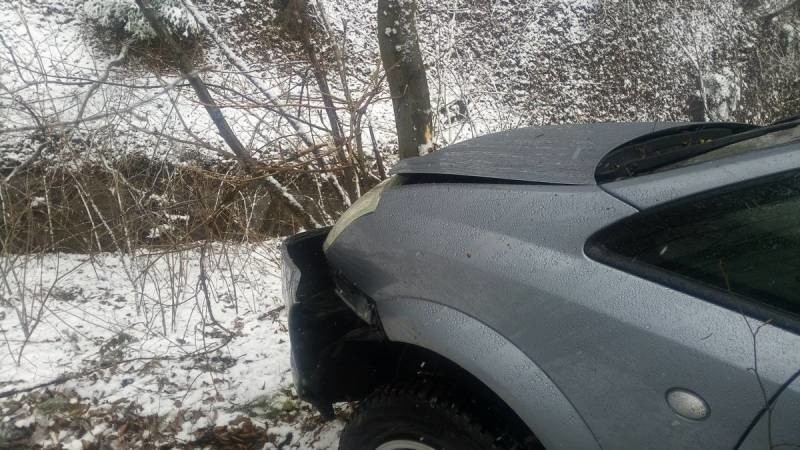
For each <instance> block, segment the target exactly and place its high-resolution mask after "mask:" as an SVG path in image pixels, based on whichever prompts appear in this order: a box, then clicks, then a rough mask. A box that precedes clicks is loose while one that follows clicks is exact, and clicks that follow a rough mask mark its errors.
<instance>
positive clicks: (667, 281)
mask: <svg viewBox="0 0 800 450" xmlns="http://www.w3.org/2000/svg"><path fill="white" fill-rule="evenodd" d="M793 174H800V169H790V170H787V171H784V172H779V173H774V174H770V175H766V176H763V177H758V178H754V179H751V180H746V181H741V182H738V183H733V184H730V185H727V186H723V187H718V188H715V189H711V190H709V191H705V192H700V193H697V194H693V195H690V196H686V197H683V198H679V199H676V200H672V201H670V202H667V203H665V204H662V205H658V206H655V207H652V208H647V209H644V210H640V211H638V212H637V213H635V214H633V215H631V216H628V217H624V218H622V219H620V220H618V221H616V222H614V223H611V224H609V225H607V226H605V227H603V228H602V229H601V230H599V231H597V232H595V233H594V234H592V235H591V236H590V237H589V239H587V241H586V244H585V245H584V253H585V254H586V256H588V257H589V258H591V259H593V260H595V261H597V262H600V263H602V264H605V265H607V266H610V267H613V268H616V269H619V270H622V271H623V272H626V273H628V274H630V275H634V276H637V277H640V278H643V279H645V280H648V281H652V282H654V283H657V284H660V285H662V286H665V287H667V288H670V289H674V290H676V291H679V292H683V293H685V294H688V295H691V296H693V297H696V298H699V299H702V300H706V301H708V302H710V303H713V304H715V305H718V306H721V307H723V308H726V309H728V310H731V311H733V312H737V313H740V314H743V315H745V316H746V317H751V318H753V319H757V320H760V321H762V322H767V321H768V322H769V323H770V324H772V325H774V326H776V327H778V328H781V329H784V330H787V331H790V332H792V333H795V334H800V315H799V314H796V313H792V312H789V311H786V310H784V309H781V308H777V307H775V306H772V305H770V304H768V303H765V302H762V301H759V300H757V299H753V298H750V297H746V296H744V295H740V294H736V293H734V292H730V291H725V290H723V289H720V288H718V287H716V286H713V285H710V284H707V283H704V282H702V281H698V280H695V279H693V278H690V277H687V276H685V275H681V274H679V273H676V272H672V271H670V270H667V269H663V268H660V267H657V266H654V265H651V264H647V263H645V262H642V261H640V260H637V259H635V258H631V257H626V256H622V255H619V254H617V253H614V252H613V251H611V250H609V249H608V248H606V246H605V245H604V244H603V241H604V237H605V236H607V235H608V234H609V233H610V232H611V231H612V230H614V229H615V228H616V227H617V226H618V225H619V224H621V223H623V222H626V221H629V220H635V219H634V218H636V217H640V216H642V215H644V214H648V215H649V214H657V213H658V212H659V211H661V210H664V209H668V208H671V207H673V206H675V205H678V204H684V203H687V202H691V201H695V200H699V199H703V198H707V197H712V196H717V195H721V194H725V193H728V192H731V191H736V190H739V189H742V188H747V187H748V186H754V185H760V184H763V183H768V182H769V181H770V180H772V179H779V178H782V177H786V176H791V175H793Z"/></svg>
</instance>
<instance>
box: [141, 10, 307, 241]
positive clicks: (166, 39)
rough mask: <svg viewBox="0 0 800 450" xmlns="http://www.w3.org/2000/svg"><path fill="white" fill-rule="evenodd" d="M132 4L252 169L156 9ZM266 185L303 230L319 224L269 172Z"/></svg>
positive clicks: (250, 168)
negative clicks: (171, 53)
mask: <svg viewBox="0 0 800 450" xmlns="http://www.w3.org/2000/svg"><path fill="white" fill-rule="evenodd" d="M136 5H137V6H138V7H139V9H140V10H141V11H142V15H143V16H144V18H145V19H146V20H147V23H148V24H150V26H151V27H152V28H153V30H155V32H156V35H157V36H158V38H159V39H160V40H161V42H163V43H164V44H165V45H166V46H167V47H169V49H170V50H171V51H172V52H173V53H174V54H175V58H176V61H177V64H178V70H179V71H180V73H181V75H182V76H183V77H184V78H186V79H187V80H188V81H189V84H190V85H191V86H192V89H194V92H195V94H196V95H197V98H198V100H200V102H201V103H202V104H203V106H204V107H205V109H206V112H207V113H208V115H209V117H211V120H212V121H213V122H214V125H215V126H216V127H217V130H218V131H219V134H220V136H222V139H223V140H225V143H226V144H227V145H228V147H230V149H231V151H232V152H233V153H234V155H236V158H237V159H238V160H239V163H240V164H241V165H242V167H244V169H245V170H247V171H248V172H253V171H254V169H256V166H257V164H256V161H255V160H254V159H253V157H252V156H251V155H250V152H249V151H248V150H247V149H246V148H245V147H244V145H242V142H241V141H240V140H239V138H238V137H237V136H236V133H234V131H233V130H232V129H231V127H230V125H229V124H228V121H227V119H225V116H224V115H223V114H222V110H220V108H219V107H218V106H217V104H216V102H215V101H214V98H213V97H212V96H211V92H209V90H208V87H206V84H205V83H203V80H201V79H200V77H199V76H198V75H197V70H196V69H195V68H194V65H193V64H192V61H191V58H190V57H189V55H187V54H186V52H185V51H184V49H183V47H181V44H180V43H179V42H178V41H177V40H176V39H175V37H174V36H172V33H170V32H169V30H167V28H166V27H165V26H164V24H163V23H162V22H161V20H160V19H159V18H158V15H157V14H156V11H155V10H154V9H153V7H152V5H151V4H150V2H149V0H136ZM266 181H267V182H266V183H265V185H266V187H267V189H268V190H269V191H270V192H271V193H272V194H275V195H277V197H278V198H280V199H281V200H282V201H283V203H284V204H286V206H287V207H288V208H289V210H290V211H292V213H293V214H294V215H295V216H296V217H297V218H298V220H300V221H301V223H302V224H303V226H304V227H306V228H307V229H313V228H317V227H319V226H320V225H319V223H318V222H317V221H316V219H314V216H312V215H311V214H310V213H309V212H308V211H307V210H306V209H305V208H303V206H302V205H301V204H300V203H299V202H298V201H297V199H295V198H294V196H293V195H292V194H291V193H290V192H289V191H288V190H287V189H286V188H285V187H284V186H283V185H282V184H281V183H280V182H279V181H278V180H276V179H275V178H274V177H273V176H272V175H267V176H266Z"/></svg>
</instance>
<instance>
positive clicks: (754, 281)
mask: <svg viewBox="0 0 800 450" xmlns="http://www.w3.org/2000/svg"><path fill="white" fill-rule="evenodd" d="M593 245H594V248H599V249H600V252H602V253H605V254H610V255H612V257H613V258H616V259H617V260H621V261H623V262H626V263H627V264H625V265H626V266H627V267H636V266H637V265H639V266H643V267H647V268H649V269H659V270H660V271H661V272H664V271H666V272H667V273H668V274H669V275H673V276H674V275H677V276H678V277H679V278H684V279H688V280H691V281H692V282H695V283H698V284H700V285H704V287H710V288H713V289H717V290H721V291H724V292H728V293H733V294H737V295H739V296H742V297H747V298H749V299H752V300H755V301H757V302H762V303H766V304H768V305H771V306H773V307H776V308H779V309H781V310H784V311H787V312H790V313H794V314H800V171H793V172H788V173H785V174H781V175H778V176H772V177H769V178H765V179H761V180H759V181H756V182H750V183H747V184H745V185H739V186H735V187H733V188H732V189H728V190H726V191H722V192H717V193H712V194H706V195H702V196H697V197H694V198H690V199H686V200H682V201H679V202H676V203H673V204H670V205H667V206H665V207H661V208H658V209H656V210H653V211H649V212H648V211H645V212H643V213H640V214H637V215H635V216H633V217H631V218H629V219H626V220H623V221H622V222H619V223H617V224H614V225H612V226H611V227H609V228H608V229H606V230H604V231H602V232H601V233H599V234H598V235H597V236H596V237H595V238H594V242H593ZM665 284H669V283H665Z"/></svg>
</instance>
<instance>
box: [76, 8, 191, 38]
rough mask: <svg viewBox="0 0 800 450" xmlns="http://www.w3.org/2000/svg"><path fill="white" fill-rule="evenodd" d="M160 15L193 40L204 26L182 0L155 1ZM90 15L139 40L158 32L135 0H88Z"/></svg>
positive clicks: (101, 23)
mask: <svg viewBox="0 0 800 450" xmlns="http://www.w3.org/2000/svg"><path fill="white" fill-rule="evenodd" d="M152 5H153V6H154V7H155V9H156V11H157V12H158V15H159V17H160V18H161V20H163V21H164V23H165V24H166V25H167V26H168V27H169V28H170V30H171V31H172V32H173V33H174V34H175V35H176V36H180V37H181V38H185V39H191V38H194V37H196V36H197V35H198V33H199V32H200V26H199V25H198V24H197V21H195V19H194V17H193V16H192V15H191V14H190V13H189V11H187V10H186V8H184V7H183V5H182V4H181V2H180V0H152ZM83 12H84V14H85V15H86V17H87V18H88V19H89V20H91V21H93V22H96V23H97V24H98V25H100V26H102V27H104V28H108V29H110V30H113V31H120V32H124V33H126V34H129V35H131V36H132V37H133V38H135V39H137V40H142V41H145V40H150V39H154V38H155V37H156V33H155V31H154V30H153V28H152V27H150V25H149V24H148V23H147V20H146V19H145V18H144V16H143V15H142V13H141V11H139V8H138V7H137V6H136V2H134V0H86V2H85V3H84V4H83Z"/></svg>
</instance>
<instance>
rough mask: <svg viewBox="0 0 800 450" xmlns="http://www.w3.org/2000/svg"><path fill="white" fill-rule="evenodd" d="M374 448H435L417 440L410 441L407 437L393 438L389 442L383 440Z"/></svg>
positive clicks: (380, 449) (402, 449)
mask: <svg viewBox="0 0 800 450" xmlns="http://www.w3.org/2000/svg"><path fill="white" fill-rule="evenodd" d="M375 450H436V449H435V448H433V447H431V446H430V445H426V444H423V443H422V442H419V441H410V440H408V439H395V440H391V441H389V442H384V443H383V444H381V445H379V446H378V448H376V449H375Z"/></svg>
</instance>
